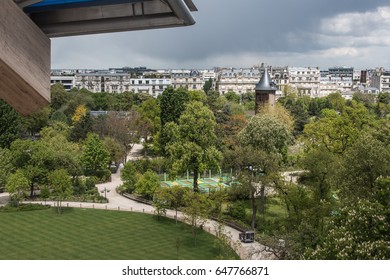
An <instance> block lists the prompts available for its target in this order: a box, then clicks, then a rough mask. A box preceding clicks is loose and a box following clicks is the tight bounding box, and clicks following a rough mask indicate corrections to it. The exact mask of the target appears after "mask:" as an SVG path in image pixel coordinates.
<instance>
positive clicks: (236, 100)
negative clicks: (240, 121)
mask: <svg viewBox="0 0 390 280" xmlns="http://www.w3.org/2000/svg"><path fill="white" fill-rule="evenodd" d="M225 98H226V99H227V100H228V101H230V102H233V103H237V104H239V103H240V101H241V98H240V96H239V95H238V94H237V93H235V92H233V91H229V92H227V93H225Z"/></svg>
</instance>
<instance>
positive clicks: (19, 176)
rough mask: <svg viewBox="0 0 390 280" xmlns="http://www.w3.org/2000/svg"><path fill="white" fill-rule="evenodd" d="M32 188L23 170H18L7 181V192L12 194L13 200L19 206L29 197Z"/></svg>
mask: <svg viewBox="0 0 390 280" xmlns="http://www.w3.org/2000/svg"><path fill="white" fill-rule="evenodd" d="M29 187H30V182H29V181H28V179H27V178H26V177H25V176H24V174H23V172H22V171H21V170H17V171H16V172H15V173H13V174H11V175H10V176H9V178H8V180H7V185H6V190H7V192H9V193H10V195H11V199H13V200H14V201H16V203H17V205H19V202H20V201H23V200H24V199H25V198H26V197H27V195H28V190H29Z"/></svg>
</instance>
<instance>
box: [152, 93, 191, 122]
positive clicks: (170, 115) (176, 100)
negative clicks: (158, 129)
mask: <svg viewBox="0 0 390 280" xmlns="http://www.w3.org/2000/svg"><path fill="white" fill-rule="evenodd" d="M189 99H190V98H189V95H188V92H187V90H186V89H184V88H178V89H174V88H173V87H168V88H167V89H166V90H164V92H163V93H162V94H161V96H160V97H159V100H160V108H161V126H162V127H164V125H165V124H166V123H169V122H174V123H178V121H179V118H180V116H181V114H182V113H183V111H184V110H185V106H186V104H187V102H188V101H189Z"/></svg>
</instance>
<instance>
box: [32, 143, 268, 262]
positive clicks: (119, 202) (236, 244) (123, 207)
mask: <svg viewBox="0 0 390 280" xmlns="http://www.w3.org/2000/svg"><path fill="white" fill-rule="evenodd" d="M141 150H142V145H140V144H136V145H134V147H133V149H132V151H131V152H130V154H129V156H128V160H132V159H135V158H139V157H140V155H141V154H140V151H141ZM122 183H123V181H122V180H121V178H120V169H119V170H118V171H117V173H115V174H112V177H111V181H110V182H107V183H103V184H97V185H96V187H97V188H98V190H99V192H100V193H101V194H102V195H103V196H106V197H107V199H108V201H109V202H108V203H87V202H71V201H69V202H68V201H65V202H63V203H62V205H63V206H64V207H74V208H94V209H105V210H112V211H131V212H140V213H146V214H155V209H154V207H153V206H151V205H147V204H143V203H139V202H136V201H134V200H131V199H128V198H126V197H124V196H122V195H120V194H119V193H118V192H117V191H116V189H117V187H118V186H120V185H121V184H122ZM34 203H42V202H37V201H36V202H34ZM55 203H56V202H55V201H46V202H45V204H49V205H53V206H54V205H55ZM175 214H176V213H175V211H174V210H168V211H167V213H166V216H167V217H169V218H172V219H174V218H175ZM177 216H178V220H180V221H183V222H186V221H185V218H184V215H183V213H181V212H178V215H177ZM217 228H218V223H217V222H216V221H214V220H207V221H206V222H205V224H204V225H203V230H205V231H207V232H209V233H211V234H213V235H216V233H217ZM222 230H223V232H224V233H225V234H226V236H228V237H229V238H230V243H231V245H232V247H233V248H234V249H235V250H236V252H237V254H238V255H239V256H240V258H241V259H245V260H267V259H273V255H272V253H269V252H266V251H265V246H263V245H261V244H260V243H258V242H254V243H241V242H240V241H239V231H238V230H236V229H234V228H231V227H229V226H223V229H222Z"/></svg>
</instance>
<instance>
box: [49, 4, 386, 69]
mask: <svg viewBox="0 0 390 280" xmlns="http://www.w3.org/2000/svg"><path fill="white" fill-rule="evenodd" d="M387 2H388V1H381V0H371V1H356V0H327V1H324V0H194V3H195V4H196V6H197V7H198V9H199V11H198V12H195V13H193V16H194V17H195V19H196V21H197V23H196V25H194V26H190V27H181V28H172V29H160V30H149V31H137V32H126V33H117V34H109V35H96V36H87V37H77V38H66V39H56V40H55V41H54V44H53V64H54V65H58V67H60V66H61V65H63V64H68V65H69V64H70V63H71V62H72V61H74V63H75V64H77V65H75V67H81V66H82V65H80V63H85V64H86V65H85V68H88V67H97V66H99V65H101V67H110V66H124V65H129V66H137V65H146V66H150V67H160V68H163V67H166V68H174V67H184V68H187V67H188V68H190V67H193V66H196V67H202V65H204V67H211V66H213V64H212V63H219V62H220V61H225V63H226V65H229V63H230V64H237V63H239V61H231V62H229V61H227V60H229V59H233V58H234V57H236V59H237V60H238V59H240V56H241V58H242V59H243V60H245V59H244V58H246V60H247V61H245V62H247V63H250V62H248V61H251V60H252V58H253V59H256V55H257V56H258V58H257V59H263V58H266V59H267V58H269V59H270V60H271V61H270V62H271V63H272V60H273V58H272V57H273V56H277V55H278V54H279V55H280V56H283V55H284V56H286V57H287V58H289V59H290V57H292V56H297V55H298V56H299V55H303V56H304V55H305V54H306V53H307V54H308V57H310V53H314V52H321V51H323V55H324V56H326V55H328V54H329V55H331V52H332V50H334V49H335V48H338V47H342V48H343V49H342V50H341V54H342V53H344V51H346V53H347V54H349V53H351V54H353V53H354V52H353V50H350V51H348V50H349V48H351V47H356V46H358V45H359V44H360V46H361V47H364V46H366V45H369V44H371V43H372V44H374V43H375V42H374V41H376V42H377V41H378V39H377V38H376V39H375V38H372V40H371V41H372V42H371V43H370V42H367V41H364V40H358V39H356V40H355V39H354V40H352V39H350V38H351V37H352V38H354V35H355V34H359V33H362V32H363V31H362V29H364V30H365V31H366V30H367V29H368V30H369V29H370V28H369V27H367V26H366V24H367V23H371V24H372V20H371V22H370V19H369V17H370V16H372V17H375V16H376V14H375V12H377V8H378V7H381V6H383V7H385V6H386V5H389V4H388V3H387ZM368 12H372V13H373V14H372V15H371V14H368V15H367V13H368ZM365 15H366V17H365ZM344 17H345V18H346V19H345V22H346V24H350V29H349V30H346V33H345V34H340V31H343V30H342V28H341V27H342V25H343V20H344ZM362 17H363V19H362V20H360V23H359V24H360V25H359V24H354V23H353V22H351V21H350V20H349V19H350V18H352V19H354V21H356V20H357V21H359V19H360V18H362ZM332 28H335V29H334V30H332ZM337 28H338V29H337ZM340 35H345V36H347V35H348V36H349V37H346V38H338V37H340ZM338 39H340V40H343V41H342V42H340V43H338V42H337V40H338ZM348 40H350V42H348ZM348 44H351V45H348ZM378 44H379V46H380V44H381V42H379V43H378ZM91 45H92V48H91ZM335 53H336V54H339V53H340V52H337V51H335ZM302 59H303V58H302ZM242 62H243V63H244V61H242ZM258 62H259V61H253V64H255V63H258ZM291 62H294V59H293V58H291ZM119 63H122V64H121V65H118V64H119ZM285 63H286V64H287V63H288V62H287V61H286V62H285ZM305 63H306V64H308V63H307V62H305ZM316 63H318V64H320V63H321V62H320V61H316ZM324 63H325V62H324ZM70 66H71V65H69V67H70ZM215 66H216V65H215ZM223 66H225V65H223ZM242 66H243V67H245V66H248V65H242Z"/></svg>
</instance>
